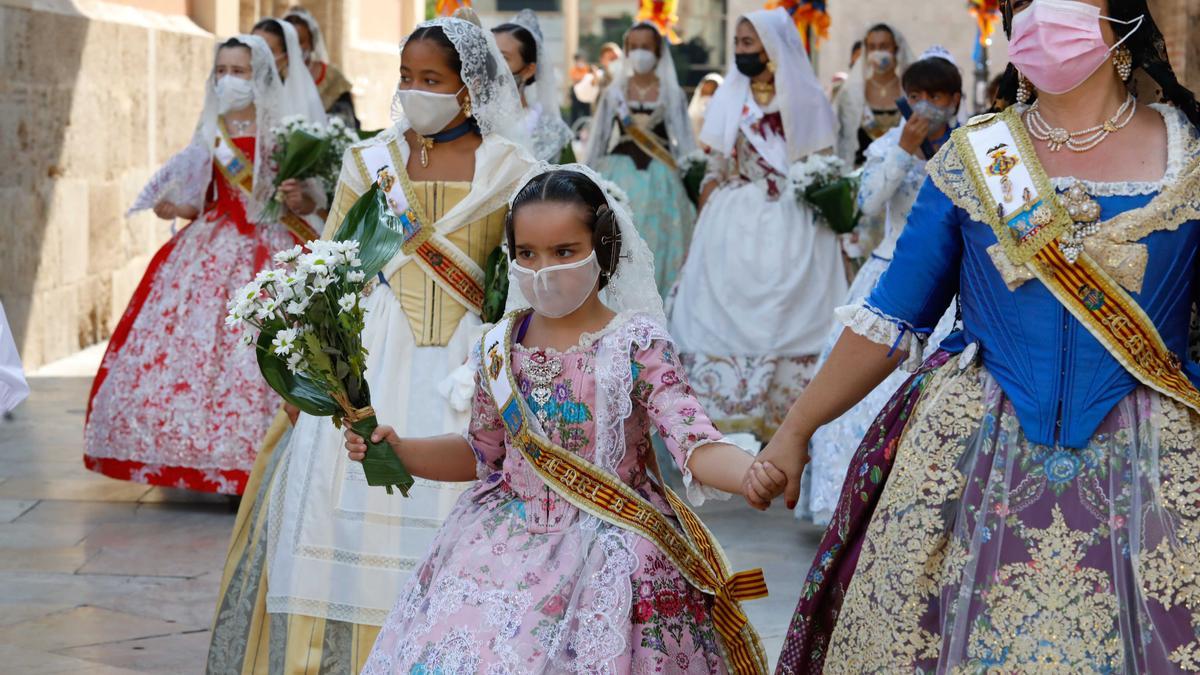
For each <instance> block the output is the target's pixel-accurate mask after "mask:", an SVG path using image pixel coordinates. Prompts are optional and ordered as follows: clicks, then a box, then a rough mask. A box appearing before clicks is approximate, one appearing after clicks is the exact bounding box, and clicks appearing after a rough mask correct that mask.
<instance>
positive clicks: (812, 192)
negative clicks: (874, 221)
mask: <svg viewBox="0 0 1200 675" xmlns="http://www.w3.org/2000/svg"><path fill="white" fill-rule="evenodd" d="M804 199H805V201H807V202H808V203H809V204H811V205H812V207H813V208H814V209H816V211H817V213H819V214H820V216H821V218H822V219H823V220H824V221H825V224H826V225H828V226H829V229H831V230H833V231H834V232H837V233H838V234H847V233H849V232H853V231H854V227H855V226H856V225H858V219H859V216H860V213H859V211H858V203H857V201H858V179H857V178H856V177H854V176H844V177H842V178H839V179H837V180H835V181H832V182H830V183H826V184H825V185H821V186H811V187H809V188H808V189H806V190H805V191H804Z"/></svg>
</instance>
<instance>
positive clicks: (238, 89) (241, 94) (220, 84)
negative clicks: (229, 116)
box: [216, 75, 254, 115]
mask: <svg viewBox="0 0 1200 675" xmlns="http://www.w3.org/2000/svg"><path fill="white" fill-rule="evenodd" d="M216 90H217V112H219V113H220V114H222V115H224V114H225V113H227V112H232V111H234V110H242V109H244V108H246V107H247V106H249V105H250V104H251V103H254V85H253V84H252V83H251V82H250V80H243V79H242V78H240V77H234V76H233V75H222V76H221V78H220V79H219V80H217V84H216Z"/></svg>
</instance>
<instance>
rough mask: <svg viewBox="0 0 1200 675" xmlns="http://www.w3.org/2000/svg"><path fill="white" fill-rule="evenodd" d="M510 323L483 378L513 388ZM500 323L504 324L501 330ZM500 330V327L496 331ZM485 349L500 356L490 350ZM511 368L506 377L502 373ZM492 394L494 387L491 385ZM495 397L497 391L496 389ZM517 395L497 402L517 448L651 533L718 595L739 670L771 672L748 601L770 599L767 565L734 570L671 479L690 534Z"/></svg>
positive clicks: (563, 484)
mask: <svg viewBox="0 0 1200 675" xmlns="http://www.w3.org/2000/svg"><path fill="white" fill-rule="evenodd" d="M514 316H515V315H509V317H508V318H507V319H506V320H505V322H504V326H503V329H502V330H503V332H504V338H503V339H504V346H503V348H502V350H503V356H502V357H501V358H502V359H503V367H502V368H496V365H498V364H496V363H495V358H492V359H490V361H491V364H489V365H484V366H482V367H483V368H484V372H482V373H481V376H482V377H484V378H488V381H489V382H491V381H494V380H496V379H498V378H499V377H505V378H507V380H508V384H509V386H511V387H512V388H511V390H510V391H512V392H518V391H519V389H518V388H517V385H516V380H515V378H514V376H513V374H512V368H511V352H510V345H511V344H512V326H513V323H514V321H513V317H514ZM498 328H499V327H498ZM495 330H496V329H493V332H494V331H495ZM492 334H493V333H491V332H489V334H488V335H487V336H484V345H483V353H484V354H489V355H494V356H499V355H497V354H496V352H495V351H489V350H488V347H487V342H488V337H489V336H491V335H492ZM501 371H503V374H501ZM489 391H491V389H490V388H489ZM492 394H493V400H495V392H494V391H492ZM517 396H519V394H516V393H514V394H513V395H512V396H510V397H509V398H508V400H507V401H505V403H504V404H503V405H500V404H499V403H498V402H497V407H498V409H499V410H500V414H501V418H502V419H503V420H504V424H505V428H506V430H507V431H508V435H509V438H510V439H511V440H512V442H513V445H514V446H516V447H517V449H518V450H520V452H521V454H522V456H524V458H525V460H526V461H527V462H529V465H530V466H531V467H533V469H534V471H535V473H537V475H538V476H539V477H540V478H541V479H542V481H543V482H544V483H545V484H546V485H547V486H548V487H549V488H550V489H552V490H554V492H555V493H556V494H558V495H559V496H560V497H562V498H563V499H565V500H567V501H568V502H569V503H570V504H572V505H573V506H575V507H576V508H578V509H580V510H581V511H583V512H585V513H588V514H591V515H593V516H595V517H596V518H599V519H600V520H603V521H604V522H606V523H609V524H611V525H614V526H616V527H619V528H621V529H623V530H627V531H630V532H633V533H635V534H637V535H639V536H641V537H644V538H645V539H647V540H648V541H650V542H651V543H652V544H654V545H655V547H657V548H658V549H659V550H660V551H662V552H663V553H664V554H665V555H666V556H667V557H668V559H670V561H671V563H672V564H673V565H675V567H676V568H677V569H678V570H679V572H680V574H682V575H683V577H684V579H686V580H687V582H688V583H689V584H691V585H692V586H693V587H694V588H696V589H698V590H699V591H701V592H702V593H705V594H707V595H711V596H713V610H712V618H713V625H714V626H715V627H716V629H717V633H718V635H720V637H721V642H722V645H723V647H724V650H725V657H726V661H727V664H728V667H729V669H730V671H731V672H734V673H737V674H738V675H752V674H753V675H760V674H762V673H766V672H768V668H767V659H766V654H765V652H764V651H763V648H762V645H761V643H760V641H759V638H758V634H757V633H756V632H755V631H754V628H753V626H751V625H750V623H749V620H748V619H747V617H746V614H745V612H744V611H743V610H742V607H741V601H743V600H752V599H756V598H762V597H766V595H767V585H766V581H765V579H764V578H763V573H762V570H761V569H752V570H747V571H744V572H737V573H733V572H731V570H730V568H729V562H728V560H727V559H726V558H725V555H724V553H723V552H722V551H721V548H720V545H719V544H718V543H717V541H716V539H715V538H714V537H713V536H712V533H711V532H710V531H709V530H708V528H706V527H705V526H704V524H703V523H702V522H700V519H699V518H698V517H697V516H696V514H695V512H693V511H692V510H691V509H690V508H688V506H687V505H686V504H685V503H684V502H683V500H681V499H680V498H679V496H678V495H676V494H675V493H674V492H673V491H672V490H671V489H670V488H669V487H667V486H666V484H665V483H662V482H661V478H660V479H659V480H660V486H661V488H662V491H663V493H664V495H665V496H666V499H667V502H668V503H669V504H670V506H671V509H672V510H673V511H674V512H675V515H676V516H677V517H678V518H679V522H680V524H681V525H682V526H683V531H682V532H680V531H679V529H677V528H676V527H674V526H673V525H672V523H671V521H670V520H669V519H668V518H667V517H666V516H665V515H663V513H662V512H661V511H659V510H658V509H657V508H656V507H655V506H654V505H653V504H651V503H650V502H648V501H647V500H646V499H645V498H644V497H642V496H641V495H639V494H638V493H637V492H635V491H634V490H633V489H632V488H630V487H629V486H628V485H626V484H625V483H624V481H621V480H619V479H618V478H616V477H615V476H613V475H612V474H610V473H608V472H607V471H605V470H604V469H601V468H600V467H598V466H596V465H595V464H592V463H591V462H589V461H588V460H586V459H584V458H582V457H580V456H578V455H576V454H573V453H571V452H569V451H567V450H565V449H563V448H561V447H559V446H557V445H555V444H554V443H553V442H551V441H550V440H549V439H547V438H544V437H542V436H541V435H540V434H537V433H533V432H532V431H531V429H530V427H529V424H527V422H526V417H525V414H526V408H525V406H523V405H521V401H520V400H519V399H518V398H517Z"/></svg>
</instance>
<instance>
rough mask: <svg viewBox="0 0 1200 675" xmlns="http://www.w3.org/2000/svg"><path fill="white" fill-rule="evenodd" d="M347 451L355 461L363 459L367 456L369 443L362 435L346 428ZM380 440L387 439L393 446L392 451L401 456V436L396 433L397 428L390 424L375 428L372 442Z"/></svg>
mask: <svg viewBox="0 0 1200 675" xmlns="http://www.w3.org/2000/svg"><path fill="white" fill-rule="evenodd" d="M345 435H346V452H347V453H349V456H350V459H351V460H353V461H355V462H361V461H363V458H364V457H366V456H367V444H366V441H364V440H363V437H362V436H359V435H358V434H356V433H354V430H352V429H346V434H345ZM379 441H387V443H388V445H390V446H392V452H394V453H396V456H397V457H398V456H400V437H399V436H397V435H396V430H395V429H393V428H391V427H388V426H380V427H378V428H376V429H375V433H373V434H371V442H372V443H378V442H379Z"/></svg>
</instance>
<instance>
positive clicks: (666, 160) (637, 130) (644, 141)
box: [620, 98, 678, 171]
mask: <svg viewBox="0 0 1200 675" xmlns="http://www.w3.org/2000/svg"><path fill="white" fill-rule="evenodd" d="M661 105H666V104H665V103H664V104H661ZM620 116H621V128H622V129H624V130H625V135H627V136H629V137H630V138H631V139H633V142H634V143H635V144H637V146H638V147H639V148H641V149H642V152H644V153H646V154H647V155H650V156H651V157H653V158H655V159H657V160H658V161H660V162H662V163H663V164H666V165H667V166H669V167H671V170H672V171H675V170H678V166H677V165H676V164H675V156H674V155H672V154H671V151H670V150H668V149H667V148H666V147H665V146H663V144H662V142H661V141H659V140H658V136H655V135H654V134H653V133H651V132H650V131H647V130H646V129H643V128H642V125H640V124H638V123H637V120H635V119H633V114H632V113H631V112H629V103H628V102H627V101H626V100H625V99H624V98H622V99H621V110H620Z"/></svg>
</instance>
